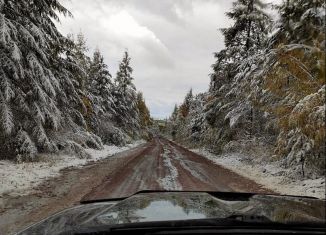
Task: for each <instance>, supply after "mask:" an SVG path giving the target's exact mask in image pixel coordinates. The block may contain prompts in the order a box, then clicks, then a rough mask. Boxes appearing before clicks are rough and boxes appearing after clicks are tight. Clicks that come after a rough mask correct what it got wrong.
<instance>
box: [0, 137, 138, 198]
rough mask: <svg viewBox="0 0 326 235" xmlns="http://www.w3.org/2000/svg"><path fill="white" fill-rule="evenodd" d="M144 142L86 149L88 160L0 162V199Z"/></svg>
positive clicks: (60, 157)
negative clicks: (88, 155)
mask: <svg viewBox="0 0 326 235" xmlns="http://www.w3.org/2000/svg"><path fill="white" fill-rule="evenodd" d="M142 143H144V141H142V140H141V141H135V142H134V143H132V144H128V145H126V146H123V147H118V146H115V145H111V146H109V145H105V146H104V149H103V150H94V149H86V152H87V153H89V154H90V158H87V159H86V158H84V159H80V158H78V157H76V156H68V155H57V156H51V157H50V158H48V159H47V160H44V161H39V162H28V163H14V162H11V161H5V160H2V161H0V197H1V195H3V194H17V195H26V194H28V193H29V192H30V191H31V190H32V188H33V187H35V186H37V185H38V184H40V183H42V182H43V181H44V180H47V179H49V178H51V177H56V176H59V175H60V170H62V169H65V168H68V167H81V166H83V165H85V164H87V163H89V162H92V161H98V160H101V159H103V158H106V157H110V156H112V155H114V154H117V153H119V152H122V151H125V150H128V149H131V148H134V147H136V146H138V145H140V144H142Z"/></svg>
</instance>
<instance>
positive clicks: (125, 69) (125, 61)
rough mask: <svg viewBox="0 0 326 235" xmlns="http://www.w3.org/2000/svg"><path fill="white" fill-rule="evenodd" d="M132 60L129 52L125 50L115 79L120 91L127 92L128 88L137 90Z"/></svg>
mask: <svg viewBox="0 0 326 235" xmlns="http://www.w3.org/2000/svg"><path fill="white" fill-rule="evenodd" d="M130 60H131V59H130V57H129V54H128V52H127V51H125V53H124V56H123V58H122V61H121V63H120V65H119V70H118V72H117V76H116V79H115V83H116V86H117V87H118V89H119V91H120V92H123V93H125V92H126V91H127V89H128V88H131V89H134V90H135V86H134V84H133V83H132V80H133V77H132V76H131V74H132V72H133V69H132V68H131V66H130Z"/></svg>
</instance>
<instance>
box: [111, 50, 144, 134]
mask: <svg viewBox="0 0 326 235" xmlns="http://www.w3.org/2000/svg"><path fill="white" fill-rule="evenodd" d="M130 60H131V59H130V57H129V55H128V52H125V53H124V57H123V59H122V61H121V63H120V65H119V70H118V72H117V76H116V78H115V86H114V89H113V98H114V106H115V123H116V125H117V126H119V127H121V128H123V129H124V130H125V131H126V132H127V133H128V134H129V135H131V136H135V135H138V133H139V128H140V119H139V118H140V117H139V111H138V108H137V94H136V88H135V85H134V84H133V82H132V80H133V78H132V76H131V74H132V71H133V69H132V68H131V66H130Z"/></svg>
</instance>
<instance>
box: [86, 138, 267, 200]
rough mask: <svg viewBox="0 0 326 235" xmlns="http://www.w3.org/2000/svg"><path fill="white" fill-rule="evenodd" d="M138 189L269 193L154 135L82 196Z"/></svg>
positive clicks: (110, 195) (125, 193) (123, 193)
mask: <svg viewBox="0 0 326 235" xmlns="http://www.w3.org/2000/svg"><path fill="white" fill-rule="evenodd" d="M127 154H128V153H127ZM140 190H177V191H182V190H183V191H225V192H257V193H272V191H270V190H268V189H265V188H263V187H262V186H261V185H259V184H257V183H255V182H254V181H252V180H249V179H247V178H244V177H243V176H240V175H238V174H236V173H234V172H232V171H230V170H228V169H226V168H223V167H222V166H219V165H216V164H214V163H213V162H211V161H210V160H208V159H206V158H205V157H203V156H200V155H198V154H196V153H193V152H191V151H189V150H187V149H185V148H184V147H181V146H179V145H177V144H175V143H174V142H172V141H169V140H167V139H164V138H158V137H157V138H154V139H153V140H152V141H151V142H149V143H147V144H146V145H145V146H143V147H142V148H140V149H138V150H137V149H136V150H133V151H130V156H128V158H126V161H125V163H124V164H123V165H121V166H119V167H118V168H117V169H116V170H115V171H114V173H113V174H111V175H109V176H108V178H107V179H105V181H103V182H102V184H101V185H100V186H98V187H96V188H94V189H93V190H92V192H91V193H89V194H88V195H86V196H85V197H84V198H83V200H98V199H105V198H119V197H128V196H130V195H132V194H134V193H136V192H138V191H140Z"/></svg>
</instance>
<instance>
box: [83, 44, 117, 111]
mask: <svg viewBox="0 0 326 235" xmlns="http://www.w3.org/2000/svg"><path fill="white" fill-rule="evenodd" d="M88 77H89V78H88V89H89V92H90V93H91V94H92V95H93V96H94V99H96V105H97V106H98V107H99V108H100V110H101V111H102V112H108V111H110V107H111V102H112V97H111V96H112V94H111V91H110V89H112V82H111V78H112V76H111V74H110V72H109V70H108V67H107V65H106V64H105V63H104V58H103V56H102V54H101V52H100V50H99V49H96V50H95V52H94V55H93V59H92V61H91V63H90V71H89V76H88Z"/></svg>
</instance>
